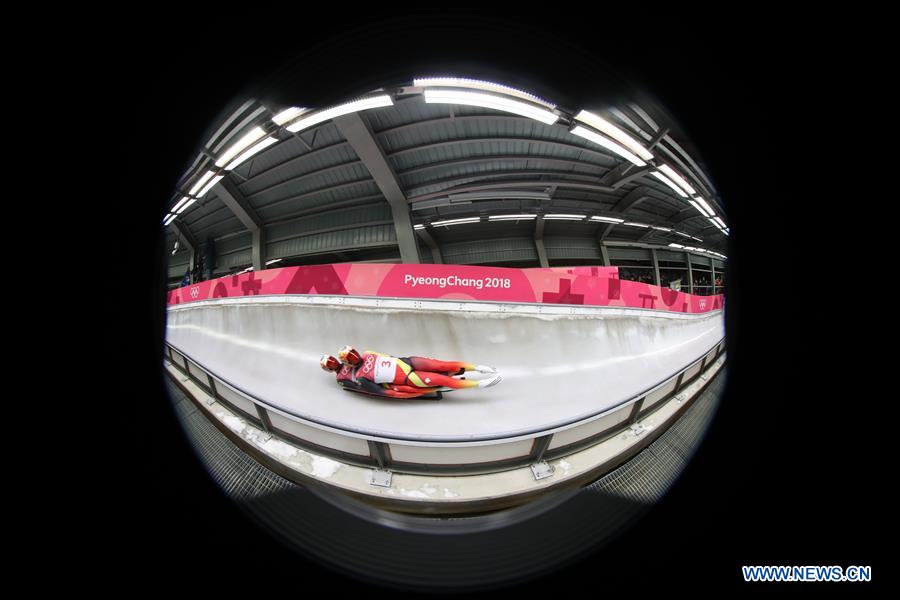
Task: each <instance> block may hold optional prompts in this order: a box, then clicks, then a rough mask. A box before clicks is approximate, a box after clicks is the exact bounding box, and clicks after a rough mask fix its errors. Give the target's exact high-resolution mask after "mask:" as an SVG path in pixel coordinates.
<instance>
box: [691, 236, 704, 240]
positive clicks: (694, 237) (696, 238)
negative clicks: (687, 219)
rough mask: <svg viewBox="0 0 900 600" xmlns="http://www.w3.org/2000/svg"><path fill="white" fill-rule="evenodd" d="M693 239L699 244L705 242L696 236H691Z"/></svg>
mask: <svg viewBox="0 0 900 600" xmlns="http://www.w3.org/2000/svg"><path fill="white" fill-rule="evenodd" d="M691 239H692V240H697V241H698V242H702V241H703V240H701V239H700V238H698V237H697V236H694V235H692V236H691Z"/></svg>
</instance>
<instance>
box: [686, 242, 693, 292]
mask: <svg viewBox="0 0 900 600" xmlns="http://www.w3.org/2000/svg"><path fill="white" fill-rule="evenodd" d="M684 258H685V260H687V268H688V271H687V272H688V293H689V294H693V293H694V269H693V268H692V267H691V255H690V253H689V252H685V253H684Z"/></svg>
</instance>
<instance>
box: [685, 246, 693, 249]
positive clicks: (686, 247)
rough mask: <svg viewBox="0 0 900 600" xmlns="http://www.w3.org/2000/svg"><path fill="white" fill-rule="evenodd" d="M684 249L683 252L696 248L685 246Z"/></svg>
mask: <svg viewBox="0 0 900 600" xmlns="http://www.w3.org/2000/svg"><path fill="white" fill-rule="evenodd" d="M684 249H685V250H696V248H694V247H693V246H685V247H684Z"/></svg>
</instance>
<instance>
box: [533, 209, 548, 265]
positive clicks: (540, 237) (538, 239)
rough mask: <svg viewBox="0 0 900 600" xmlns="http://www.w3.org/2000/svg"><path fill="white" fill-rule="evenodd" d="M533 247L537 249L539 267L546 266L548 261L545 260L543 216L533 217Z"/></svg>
mask: <svg viewBox="0 0 900 600" xmlns="http://www.w3.org/2000/svg"><path fill="white" fill-rule="evenodd" d="M534 247H535V249H536V250H537V255H538V262H539V263H540V265H541V267H542V268H544V269H546V268H548V267H549V266H550V262H549V261H548V260H547V248H545V247H544V217H538V218H537V219H535V225H534Z"/></svg>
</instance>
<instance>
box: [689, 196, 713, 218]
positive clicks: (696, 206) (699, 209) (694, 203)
mask: <svg viewBox="0 0 900 600" xmlns="http://www.w3.org/2000/svg"><path fill="white" fill-rule="evenodd" d="M688 202H690V203H691V206H693V207H694V208H696V209H697V211H699V213H700V214H701V215H703V216H704V217H709V216H710V214H709V213H708V212H706V211H705V210H703V207H701V206H700V205H699V204H697V203H696V202H694V201H693V200H688Z"/></svg>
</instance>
